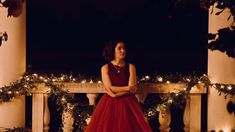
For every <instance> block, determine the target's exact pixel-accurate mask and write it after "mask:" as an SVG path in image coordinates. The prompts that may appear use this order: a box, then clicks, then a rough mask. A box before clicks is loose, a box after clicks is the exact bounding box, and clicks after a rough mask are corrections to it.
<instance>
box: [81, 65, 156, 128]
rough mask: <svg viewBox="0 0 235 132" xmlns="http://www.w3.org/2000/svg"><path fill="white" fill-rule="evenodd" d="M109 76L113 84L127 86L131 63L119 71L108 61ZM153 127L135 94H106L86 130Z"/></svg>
mask: <svg viewBox="0 0 235 132" xmlns="http://www.w3.org/2000/svg"><path fill="white" fill-rule="evenodd" d="M108 69H109V73H108V74H109V77H110V80H111V82H112V85H113V86H127V85H128V80H129V75H130V73H129V64H126V65H125V66H124V67H122V68H121V69H120V71H117V70H116V69H115V67H114V65H113V64H112V63H108ZM151 131H152V130H151V128H150V126H149V124H148V123H147V121H145V119H144V115H143V112H142V109H141V106H140V104H139V102H138V100H137V99H136V97H135V95H134V94H128V95H124V96H121V97H117V98H113V97H110V96H109V95H108V94H106V93H105V94H104V95H103V96H102V98H101V99H100V101H99V102H98V104H97V106H96V107H95V109H94V111H93V114H92V116H91V121H90V123H89V124H88V126H87V127H86V129H85V132H151Z"/></svg>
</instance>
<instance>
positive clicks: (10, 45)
mask: <svg viewBox="0 0 235 132" xmlns="http://www.w3.org/2000/svg"><path fill="white" fill-rule="evenodd" d="M7 15H8V12H7V8H4V7H2V8H0V32H7V34H8V40H7V41H6V42H5V41H3V43H2V45H1V46H0V87H2V86H4V85H9V84H10V83H11V82H13V81H16V80H17V79H18V78H19V76H21V75H23V73H24V72H25V68H26V0H25V2H24V3H23V10H22V13H21V15H20V16H19V17H12V16H11V17H7ZM0 117H1V120H0V127H7V128H13V127H24V126H25V96H21V97H17V98H15V99H13V100H12V101H10V102H6V103H1V104H0Z"/></svg>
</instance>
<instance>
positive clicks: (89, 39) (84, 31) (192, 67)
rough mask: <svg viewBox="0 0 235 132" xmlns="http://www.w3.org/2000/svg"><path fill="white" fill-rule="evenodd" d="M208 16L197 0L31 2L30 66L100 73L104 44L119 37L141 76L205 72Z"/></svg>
mask: <svg viewBox="0 0 235 132" xmlns="http://www.w3.org/2000/svg"><path fill="white" fill-rule="evenodd" d="M207 14H208V12H207V11H205V10H202V9H201V8H200V1H199V0H177V1H176V0H163V1H157V0H69V1H64V0H49V1H47V0H33V1H27V65H29V67H30V69H31V71H32V72H38V73H75V74H76V73H81V74H85V75H88V76H90V75H99V74H100V67H101V66H102V65H103V64H104V63H105V62H104V60H103V58H102V55H101V53H102V49H103V47H104V44H105V43H106V42H108V41H109V40H110V39H115V38H118V39H119V38H121V39H123V40H124V41H125V42H126V47H127V50H128V52H127V53H128V61H129V62H131V63H134V64H135V65H136V68H137V72H138V75H143V74H150V75H151V74H153V73H169V72H173V73H174V72H180V73H192V72H200V73H206V71H207V47H206V44H207V38H206V34H207V32H208V31H207V29H208V28H207V23H208V20H207V19H208V18H207Z"/></svg>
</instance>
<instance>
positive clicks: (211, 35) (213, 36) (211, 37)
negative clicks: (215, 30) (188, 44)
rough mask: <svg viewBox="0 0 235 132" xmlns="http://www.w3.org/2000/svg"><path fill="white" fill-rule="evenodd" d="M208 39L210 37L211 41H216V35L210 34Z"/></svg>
mask: <svg viewBox="0 0 235 132" xmlns="http://www.w3.org/2000/svg"><path fill="white" fill-rule="evenodd" d="M207 37H208V39H209V40H213V39H215V37H216V34H212V33H208V36H207Z"/></svg>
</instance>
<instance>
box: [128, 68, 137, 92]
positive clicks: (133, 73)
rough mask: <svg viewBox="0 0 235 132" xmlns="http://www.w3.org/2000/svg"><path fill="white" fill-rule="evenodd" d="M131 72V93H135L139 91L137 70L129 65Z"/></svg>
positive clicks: (129, 83)
mask: <svg viewBox="0 0 235 132" xmlns="http://www.w3.org/2000/svg"><path fill="white" fill-rule="evenodd" d="M129 65H130V66H129V71H130V77H129V82H128V86H129V88H130V89H129V90H130V92H131V93H135V92H136V91H137V81H136V80H137V79H136V69H135V66H134V65H133V64H129Z"/></svg>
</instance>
